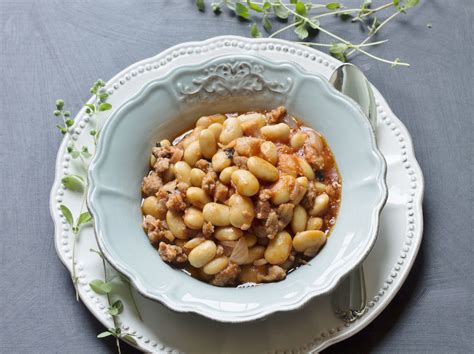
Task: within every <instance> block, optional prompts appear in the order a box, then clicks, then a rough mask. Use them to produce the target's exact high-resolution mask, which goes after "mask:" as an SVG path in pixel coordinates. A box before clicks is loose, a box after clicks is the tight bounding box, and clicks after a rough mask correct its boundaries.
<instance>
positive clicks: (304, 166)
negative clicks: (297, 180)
mask: <svg viewBox="0 0 474 354" xmlns="http://www.w3.org/2000/svg"><path fill="white" fill-rule="evenodd" d="M297 159H298V164H299V165H300V169H301V172H302V174H303V176H305V177H306V178H307V179H308V180H310V181H312V180H313V179H314V178H315V175H314V171H313V169H312V168H311V166H310V165H309V163H307V162H306V161H305V160H303V159H302V158H301V157H298V158H297Z"/></svg>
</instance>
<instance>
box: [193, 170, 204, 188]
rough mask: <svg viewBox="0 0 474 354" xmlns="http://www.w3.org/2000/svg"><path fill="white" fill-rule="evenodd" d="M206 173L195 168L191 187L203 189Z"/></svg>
mask: <svg viewBox="0 0 474 354" xmlns="http://www.w3.org/2000/svg"><path fill="white" fill-rule="evenodd" d="M205 175H206V173H205V172H204V171H203V170H200V169H199V168H193V169H192V170H191V178H190V180H191V185H192V186H194V187H201V185H202V179H203V178H204V176H205Z"/></svg>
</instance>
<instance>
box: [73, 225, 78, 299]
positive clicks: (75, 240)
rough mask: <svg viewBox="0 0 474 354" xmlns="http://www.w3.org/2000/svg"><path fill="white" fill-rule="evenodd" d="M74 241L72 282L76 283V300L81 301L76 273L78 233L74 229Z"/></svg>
mask: <svg viewBox="0 0 474 354" xmlns="http://www.w3.org/2000/svg"><path fill="white" fill-rule="evenodd" d="M72 234H73V236H74V238H73V243H72V283H73V284H74V289H75V290H76V301H77V302H79V289H78V288H77V275H76V274H77V273H76V242H77V234H76V233H75V232H74V231H73V233H72Z"/></svg>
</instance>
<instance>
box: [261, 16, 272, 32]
mask: <svg viewBox="0 0 474 354" xmlns="http://www.w3.org/2000/svg"><path fill="white" fill-rule="evenodd" d="M262 23H263V28H265V31H267V32H270V31H271V30H272V27H273V26H272V22H271V21H270V20H269V19H268V16H267V15H264V16H263V19H262Z"/></svg>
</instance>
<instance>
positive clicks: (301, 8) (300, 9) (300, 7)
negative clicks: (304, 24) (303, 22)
mask: <svg viewBox="0 0 474 354" xmlns="http://www.w3.org/2000/svg"><path fill="white" fill-rule="evenodd" d="M295 11H296V13H297V14H298V15H301V16H305V17H306V16H307V15H308V10H307V9H306V6H305V5H304V3H303V2H301V1H298V2H297V3H296V6H295Z"/></svg>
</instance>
